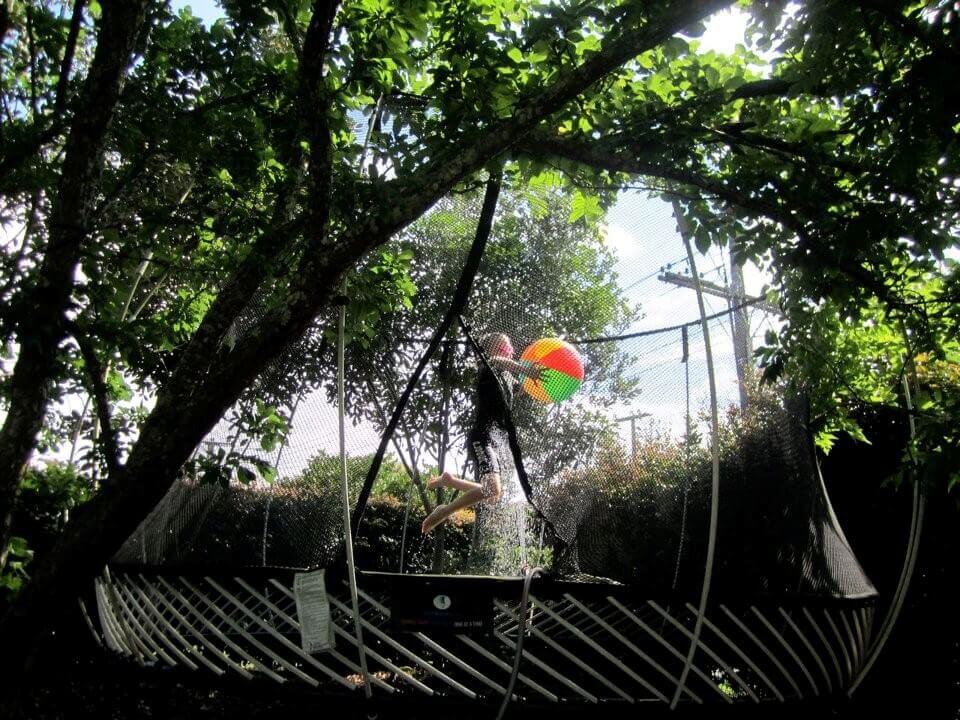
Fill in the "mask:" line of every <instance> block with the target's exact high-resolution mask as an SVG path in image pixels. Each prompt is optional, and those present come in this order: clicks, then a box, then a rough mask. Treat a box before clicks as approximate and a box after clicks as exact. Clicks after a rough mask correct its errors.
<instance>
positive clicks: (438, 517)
mask: <svg viewBox="0 0 960 720" xmlns="http://www.w3.org/2000/svg"><path fill="white" fill-rule="evenodd" d="M445 507H446V506H445V505H437V507H435V508H434V509H433V512H432V513H430V514H429V515H427V516H426V517H425V518H424V519H423V523H422V524H421V525H420V532H422V533H423V534H424V535H426V534H427V533H429V532H430V531H431V530H433V529H434V528H435V527H436V526H437V525H439V524H440V523H442V522H443V521H444V520H445V519H446V517H445V516H444V514H443V509H444V508H445Z"/></svg>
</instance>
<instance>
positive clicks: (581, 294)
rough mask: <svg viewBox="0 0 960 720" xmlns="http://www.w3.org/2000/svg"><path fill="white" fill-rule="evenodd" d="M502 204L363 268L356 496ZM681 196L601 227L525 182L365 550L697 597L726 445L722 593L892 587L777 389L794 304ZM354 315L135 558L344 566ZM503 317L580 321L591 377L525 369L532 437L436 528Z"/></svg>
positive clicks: (375, 490)
mask: <svg viewBox="0 0 960 720" xmlns="http://www.w3.org/2000/svg"><path fill="white" fill-rule="evenodd" d="M482 199H483V192H482V191H479V192H477V191H474V192H465V193H463V194H458V195H451V196H449V197H448V198H446V199H444V200H443V201H442V202H440V203H438V204H437V205H436V206H435V207H434V208H433V209H432V210H431V211H430V212H428V213H427V214H426V215H425V216H424V217H423V218H422V219H421V220H420V221H419V222H418V223H416V224H415V225H412V226H410V227H409V228H406V229H405V230H404V231H402V232H401V233H400V234H399V235H398V236H397V237H395V238H394V239H393V241H392V242H391V243H390V244H388V245H387V246H384V247H382V248H380V249H378V250H376V251H374V252H373V253H371V254H370V255H369V256H368V257H367V258H366V259H365V261H364V263H363V265H362V266H361V267H360V268H358V269H357V270H356V271H355V272H354V273H353V274H352V275H351V276H350V277H349V278H348V280H347V285H346V287H345V294H346V295H347V297H348V298H349V300H348V303H347V308H346V313H347V315H346V317H347V321H346V327H347V331H346V337H345V344H346V363H347V367H346V373H345V383H346V398H347V399H346V413H347V417H348V422H347V438H346V445H347V456H348V457H347V466H348V478H349V487H350V491H351V497H352V498H353V501H354V504H356V499H357V498H358V497H359V496H360V493H361V488H362V486H363V484H364V480H365V479H366V476H367V474H368V469H369V468H370V465H371V461H372V459H373V457H374V453H375V451H376V449H377V446H378V444H379V443H380V439H381V435H382V433H383V430H384V428H385V427H386V426H387V424H388V422H389V419H390V417H391V415H392V414H393V413H394V412H395V409H396V408H397V402H398V399H399V398H400V396H401V394H402V393H403V391H404V388H405V387H406V385H407V383H408V380H409V378H410V376H411V373H412V372H413V369H414V367H415V366H416V364H417V362H418V361H419V360H420V358H421V357H422V356H423V353H424V351H425V349H426V347H427V343H428V340H429V338H430V337H431V335H432V334H433V333H434V332H435V330H436V328H437V327H438V325H439V324H440V322H441V319H442V318H443V317H444V315H445V313H446V312H447V310H448V308H449V306H450V298H451V296H452V294H453V291H454V288H455V286H456V285H457V282H458V279H459V278H460V273H461V270H462V268H463V266H464V263H465V261H466V258H467V255H468V252H469V249H470V247H471V244H472V243H473V241H474V235H475V232H476V228H477V218H478V216H479V214H480V208H481V203H482ZM674 212H675V209H674V207H673V206H672V205H671V203H669V202H667V201H665V200H663V199H661V198H658V197H654V196H650V195H648V194H644V193H641V192H637V191H624V192H622V193H621V194H620V196H619V197H618V199H617V200H616V202H615V203H614V204H613V205H612V206H611V207H610V208H609V209H608V210H607V211H606V214H605V215H604V217H603V218H602V219H601V220H600V221H597V222H585V221H584V219H582V218H581V219H578V220H575V221H571V217H572V216H576V215H577V212H575V208H574V207H573V205H572V201H571V199H570V197H569V195H568V194H565V193H563V192H560V191H559V190H558V189H556V188H553V187H549V186H543V187H530V186H526V187H523V188H515V187H510V186H509V183H508V184H507V185H505V187H504V188H503V190H502V192H501V194H500V198H499V203H498V205H497V210H496V216H495V221H494V224H493V229H492V232H491V233H490V236H489V239H488V241H487V245H486V249H485V252H484V254H483V257H482V260H481V263H480V266H479V271H478V273H477V275H476V277H475V278H474V280H473V284H472V289H471V292H470V295H469V297H468V300H467V303H466V307H465V308H464V311H463V313H462V317H463V323H464V325H465V327H466V328H467V329H468V330H469V337H468V336H467V334H466V333H465V331H464V328H463V327H462V326H461V325H460V324H459V323H456V322H455V323H453V325H452V327H451V329H450V330H449V331H448V332H447V333H446V334H445V336H444V337H443V338H442V341H441V343H440V346H439V348H438V350H437V352H436V353H434V355H433V356H432V357H431V358H430V360H429V362H428V363H427V365H426V367H425V370H424V373H423V375H422V377H421V378H420V380H419V382H418V383H417V384H416V386H415V387H414V388H413V390H412V392H411V394H410V397H409V401H408V402H407V403H406V405H405V407H404V408H403V410H402V413H401V414H400V415H399V422H398V425H397V431H396V432H395V433H394V435H393V436H392V438H391V439H390V442H389V443H388V445H387V451H386V454H385V455H384V458H383V463H382V466H381V467H380V470H379V473H378V474H377V476H376V478H375V482H374V483H373V485H372V488H371V493H370V497H369V501H368V502H367V503H366V506H365V508H364V509H363V510H364V511H363V519H362V522H361V523H360V525H359V527H358V528H356V533H357V534H356V537H357V541H356V557H357V565H358V567H359V568H361V569H364V570H384V571H393V572H403V573H423V572H442V573H450V574H459V573H463V574H489V575H516V574H518V573H519V572H521V571H522V568H523V567H525V566H532V565H541V566H544V567H546V568H547V569H548V570H549V571H550V572H552V573H554V574H556V575H558V576H562V577H567V578H576V577H588V578H590V579H591V580H600V581H603V582H612V583H621V584H626V585H640V586H643V588H644V591H645V592H646V593H647V594H648V595H649V596H650V597H657V596H661V595H662V596H670V597H673V596H680V597H683V598H686V599H688V600H691V601H694V600H695V599H696V598H698V597H699V593H700V589H701V587H702V584H703V579H704V568H705V564H706V557H707V547H708V541H709V537H710V533H711V524H710V506H711V501H712V493H713V483H712V480H713V450H714V447H713V445H712V443H713V442H714V440H715V441H716V451H717V454H718V457H719V495H718V498H717V500H718V506H719V515H718V520H717V525H716V555H715V558H714V562H713V571H712V572H713V588H712V590H711V594H717V595H718V596H720V597H728V596H751V597H753V596H757V595H769V596H778V597H782V596H790V597H795V596H816V597H821V598H827V597H835V598H862V597H867V596H870V595H872V594H874V589H873V587H872V585H871V583H870V581H869V580H868V579H867V577H866V576H865V575H864V573H863V571H862V570H861V568H860V566H859V564H858V562H857V560H856V558H855V556H854V554H853V552H852V550H851V548H850V547H849V545H848V543H847V541H846V540H845V538H844V536H843V533H842V531H841V529H840V527H839V526H838V524H837V521H836V518H835V517H834V514H833V512H832V510H831V507H830V503H829V500H828V498H827V496H826V493H825V490H824V487H823V484H822V481H821V479H820V476H819V471H818V468H817V465H816V460H815V455H814V451H813V446H812V442H811V438H810V434H809V429H808V424H807V417H806V408H805V405H804V402H803V400H802V399H801V398H797V397H788V396H787V395H786V394H785V393H784V391H783V390H782V389H781V388H778V387H775V386H771V385H764V384H761V383H760V382H759V375H758V371H757V369H756V367H755V361H754V359H753V357H752V352H751V350H752V345H754V344H756V343H757V340H756V338H758V337H761V338H762V336H763V332H764V331H765V330H767V329H770V328H772V327H775V326H776V323H777V322H779V320H778V317H777V315H776V314H775V312H774V309H773V308H770V307H769V306H767V305H766V304H765V303H764V302H762V301H756V300H757V298H753V299H751V296H750V295H749V293H747V292H746V290H745V289H744V287H743V280H742V273H743V272H744V271H743V270H742V269H741V268H738V267H736V266H735V265H731V263H730V259H729V253H727V252H726V251H725V250H722V249H720V248H716V247H715V248H713V249H711V250H710V252H708V253H706V254H702V253H699V252H697V251H696V250H694V251H692V253H691V254H688V252H687V250H686V247H685V244H684V242H683V240H682V238H681V235H680V234H679V233H678V229H677V226H678V222H677V219H676V217H675V216H674ZM694 264H695V265H696V272H697V275H696V278H698V279H699V280H700V282H699V283H697V282H695V281H694V280H695V277H694V275H693V265H694ZM747 272H748V273H749V270H748V271H747ZM747 280H748V281H750V282H752V281H754V280H756V278H751V277H750V276H749V274H748V277H747ZM759 281H762V278H761V279H760V280H759ZM698 287H699V289H700V290H699V291H698ZM718 288H719V289H721V290H722V291H721V290H718ZM755 292H756V291H755ZM698 294H700V296H701V297H702V300H703V303H704V309H703V313H702V314H701V311H700V308H699V305H698ZM270 299H271V296H270V290H269V289H268V288H266V289H263V290H262V292H261V294H260V295H259V296H258V298H257V299H256V301H255V302H254V303H252V304H251V307H250V308H249V311H248V317H247V318H246V320H245V321H244V322H239V323H237V325H236V327H235V328H234V333H233V334H232V337H231V341H232V342H235V343H242V342H243V338H244V329H245V323H252V322H254V321H255V320H256V319H257V317H258V313H259V312H260V309H262V308H263V307H264V306H265V305H266V304H267V303H269V302H270ZM335 330H336V322H335V315H334V313H333V312H332V311H331V312H330V313H329V314H328V315H324V316H322V317H319V318H318V319H317V321H316V323H315V325H314V326H313V327H312V329H311V330H310V331H309V332H308V333H307V334H306V335H305V336H304V337H302V338H301V339H300V340H299V341H298V342H296V343H294V344H293V345H292V346H291V347H289V348H288V349H287V350H286V351H285V353H284V354H283V355H282V358H281V360H279V361H277V362H276V363H274V364H273V365H272V366H271V367H270V368H269V369H268V370H267V371H266V372H264V373H263V374H262V376H261V377H260V378H259V380H258V382H257V383H256V384H255V385H254V386H253V387H251V388H250V389H249V390H248V391H247V392H246V393H245V394H244V396H243V397H242V398H241V399H240V400H239V401H238V403H237V404H236V405H235V406H234V407H233V408H232V409H231V410H230V411H229V412H228V413H227V414H226V415H225V416H224V418H222V420H221V421H220V423H219V424H218V425H217V426H216V427H215V428H214V429H213V430H212V431H211V433H210V434H209V436H208V437H207V438H206V440H205V441H204V442H203V443H202V444H201V445H200V446H199V447H198V448H197V450H196V453H195V455H194V457H193V459H192V460H191V462H190V463H189V464H188V466H187V467H186V468H185V469H184V472H183V474H182V477H181V479H180V480H178V481H177V482H176V483H175V485H174V486H173V487H172V488H171V490H170V491H169V493H168V494H167V496H166V497H165V498H164V500H163V501H162V502H161V503H160V505H159V506H158V507H157V508H156V509H155V510H154V512H153V513H152V514H151V515H150V516H149V517H148V518H147V519H146V520H145V521H144V522H143V523H142V525H141V526H140V527H139V528H138V529H137V531H136V532H135V533H134V534H133V535H132V536H131V537H130V538H129V539H128V540H127V542H126V543H125V544H124V545H123V547H122V548H121V549H120V550H119V551H118V552H117V554H116V556H115V558H114V561H113V562H114V564H116V565H120V566H128V567H141V568H143V567H150V568H179V569H200V570H203V569H218V570H223V569H225V568H230V569H237V570H239V569H242V568H254V567H262V568H288V569H313V568H320V567H331V566H333V565H335V564H336V563H342V562H343V560H342V556H341V550H342V545H343V538H344V536H345V528H344V527H343V520H342V516H341V507H340V502H341V500H340V458H339V455H338V434H337V433H338V430H337V427H338V426H337V408H336V343H337V336H336V332H335ZM490 333H498V334H499V333H502V334H506V335H507V336H509V338H510V339H511V341H512V344H513V346H514V347H515V348H516V349H517V355H518V356H519V354H520V352H521V351H522V350H523V349H524V348H525V347H527V346H528V345H529V344H530V343H532V342H533V341H535V340H537V339H539V338H545V337H557V338H562V339H564V340H566V341H567V342H569V343H571V344H572V345H573V346H574V347H575V348H576V350H577V351H578V352H579V354H580V355H581V357H582V359H583V364H584V369H585V379H584V382H583V384H582V386H581V387H580V388H579V390H578V391H577V392H576V393H575V394H574V395H573V396H572V397H570V398H569V399H568V400H565V401H563V402H559V403H551V404H547V403H543V402H541V401H539V400H536V399H534V398H532V397H531V396H530V395H528V394H527V393H526V392H524V391H523V389H522V388H521V387H520V386H519V385H516V386H514V387H512V388H510V389H511V390H512V394H513V396H514V399H513V403H512V409H511V418H512V421H513V424H514V425H515V427H516V437H517V440H518V448H517V449H518V450H519V452H515V453H514V452H506V453H503V455H502V457H501V458H500V460H501V466H502V471H501V479H502V483H503V492H502V494H501V496H500V498H499V499H498V500H497V501H496V502H495V503H489V502H481V503H480V504H478V505H476V506H474V507H471V508H467V509H464V510H461V511H459V512H457V513H455V514H454V515H453V516H452V517H451V518H450V520H449V521H448V522H446V523H444V524H443V525H441V526H440V527H439V528H437V529H436V530H435V531H433V532H432V533H429V534H426V535H424V534H423V533H421V529H420V523H421V522H422V520H423V518H424V516H425V515H426V513H427V512H428V511H429V510H430V509H432V508H433V507H434V506H435V505H436V504H437V503H442V502H448V501H450V500H451V499H452V498H453V496H454V492H453V491H452V490H449V489H448V490H441V491H436V490H433V489H427V488H426V486H425V484H426V482H427V480H428V479H429V478H431V477H433V476H435V475H437V474H438V473H439V472H440V471H441V470H449V471H450V472H452V473H453V474H454V475H457V476H460V477H465V478H467V479H471V480H472V479H474V473H475V468H474V467H473V464H474V463H473V461H472V458H471V455H470V454H469V453H468V452H467V450H466V438H467V436H468V434H469V432H470V430H471V428H472V424H473V422H474V414H475V384H476V380H477V374H478V372H479V368H480V367H482V365H483V360H482V359H481V358H479V357H478V355H477V352H476V347H475V346H474V345H473V344H472V343H471V341H470V338H471V337H472V338H474V339H477V338H481V337H483V336H487V335H488V334H490ZM708 342H709V346H710V349H711V350H712V359H713V376H714V380H715V386H716V404H717V411H718V417H719V420H718V426H717V428H716V433H714V431H713V430H714V428H713V426H712V422H711V403H712V399H711V393H710V389H709V382H708V381H709V375H710V368H709V366H708V363H707V344H708ZM513 379H516V378H513ZM507 382H508V383H510V382H511V379H510V378H507ZM511 384H512V383H511ZM517 461H520V462H521V463H522V469H523V471H524V472H525V476H526V478H527V479H528V482H529V487H528V491H526V490H525V489H524V487H523V486H522V483H521V482H520V481H519V480H520V473H519V470H520V468H517V467H516V462H517Z"/></svg>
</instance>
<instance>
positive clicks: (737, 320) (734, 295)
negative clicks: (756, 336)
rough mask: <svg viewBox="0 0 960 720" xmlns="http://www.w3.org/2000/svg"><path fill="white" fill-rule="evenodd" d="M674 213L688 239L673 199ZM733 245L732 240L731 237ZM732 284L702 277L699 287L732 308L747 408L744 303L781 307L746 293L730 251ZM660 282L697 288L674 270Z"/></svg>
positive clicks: (739, 381)
mask: <svg viewBox="0 0 960 720" xmlns="http://www.w3.org/2000/svg"><path fill="white" fill-rule="evenodd" d="M673 214H674V216H675V217H676V219H677V230H678V231H679V232H680V235H681V236H682V237H683V238H685V239H687V240H689V239H690V234H691V233H690V226H689V225H688V224H687V219H686V218H685V217H684V216H683V213H682V212H681V211H680V206H679V204H678V203H677V202H676V201H674V202H673ZM730 244H731V246H732V245H733V241H732V240H731V243H730ZM729 254H730V276H731V281H730V287H727V286H725V285H718V284H717V283H712V282H710V281H708V280H704V279H702V278H701V279H700V288H701V290H702V292H703V293H704V294H705V295H713V296H715V297H720V298H723V299H725V300H726V301H727V306H728V307H729V308H730V310H731V323H730V325H731V328H732V335H733V356H734V362H735V364H736V367H737V384H738V386H739V389H740V408H741V409H746V406H747V396H746V369H747V367H748V366H749V363H750V358H751V356H752V355H753V347H752V343H751V341H750V320H749V318H748V317H747V308H746V307H743V305H744V303H746V302H748V301H749V302H751V303H753V304H754V305H756V307H758V308H759V309H761V310H764V311H766V312H769V313H775V314H779V313H780V310H779V309H778V308H776V307H774V306H773V305H771V304H770V303H768V302H766V301H765V300H762V299H761V298H756V297H750V296H748V295H747V294H746V291H745V288H744V282H743V266H742V265H737V264H736V262H735V261H734V257H733V256H734V254H733V252H730V253H729ZM657 279H658V280H660V281H661V282H666V283H670V284H672V285H678V286H679V287H685V288H689V289H691V290H693V289H696V285H695V283H694V281H693V278H691V277H689V276H686V275H680V274H679V273H673V272H666V271H664V272H662V273H660V275H658V276H657Z"/></svg>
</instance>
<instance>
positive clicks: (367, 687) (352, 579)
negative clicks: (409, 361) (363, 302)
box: [337, 298, 373, 700]
mask: <svg viewBox="0 0 960 720" xmlns="http://www.w3.org/2000/svg"><path fill="white" fill-rule="evenodd" d="M346 318H347V305H346V299H343V298H341V302H340V319H339V322H338V323H337V409H338V411H339V415H340V418H339V420H340V483H341V485H342V488H343V534H344V542H345V543H346V546H347V580H348V581H349V583H350V603H351V605H352V607H353V627H354V631H355V633H356V636H357V650H358V651H359V655H360V670H361V675H363V694H364V695H365V696H366V697H367V699H368V700H369V699H370V697H372V695H373V686H372V685H371V683H370V673H369V672H368V671H367V654H366V652H365V651H364V646H363V626H362V624H361V622H360V598H359V597H357V571H356V565H355V564H354V560H353V528H352V527H351V525H350V488H349V486H348V484H347V434H346V423H345V422H344V417H345V415H346V401H345V398H344V392H343V385H344V383H343V375H344V355H343V333H344V327H345V325H346Z"/></svg>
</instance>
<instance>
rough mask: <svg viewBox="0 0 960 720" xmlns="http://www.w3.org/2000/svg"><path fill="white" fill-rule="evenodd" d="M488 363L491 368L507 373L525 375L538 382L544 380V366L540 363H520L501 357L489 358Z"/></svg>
mask: <svg viewBox="0 0 960 720" xmlns="http://www.w3.org/2000/svg"><path fill="white" fill-rule="evenodd" d="M487 362H489V363H490V367H495V368H498V369H500V370H506V371H507V372H512V373H516V374H517V375H523V376H524V377H528V378H530V379H531V380H534V381H537V382H539V381H540V380H542V379H543V378H542V373H543V366H542V365H540V363H529V364H527V363H519V362H517V361H516V360H511V359H510V358H506V357H502V356H500V355H495V356H494V357H491V358H488V360H487Z"/></svg>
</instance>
